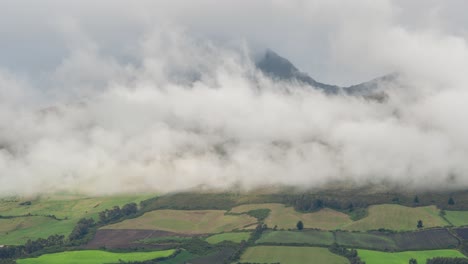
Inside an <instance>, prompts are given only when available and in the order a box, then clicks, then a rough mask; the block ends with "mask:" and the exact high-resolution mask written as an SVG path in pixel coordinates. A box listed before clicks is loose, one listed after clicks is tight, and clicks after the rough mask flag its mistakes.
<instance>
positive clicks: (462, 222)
mask: <svg viewBox="0 0 468 264" xmlns="http://www.w3.org/2000/svg"><path fill="white" fill-rule="evenodd" d="M445 218H446V219H447V220H448V221H450V223H451V224H452V225H454V226H468V211H445Z"/></svg>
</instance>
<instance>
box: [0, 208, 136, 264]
mask: <svg viewBox="0 0 468 264" xmlns="http://www.w3.org/2000/svg"><path fill="white" fill-rule="evenodd" d="M137 212H138V206H137V204H136V203H129V204H126V205H124V206H123V207H122V208H120V207H119V206H114V207H113V208H112V209H110V210H108V209H106V210H104V211H102V212H100V213H99V221H98V222H96V221H95V220H94V219H93V218H81V219H80V220H79V221H78V222H77V223H76V225H75V227H74V228H73V230H72V232H71V233H70V235H69V236H68V239H66V238H65V236H63V235H52V236H49V237H48V238H46V239H44V238H39V239H36V240H28V241H27V242H26V243H25V244H24V245H19V246H4V247H1V248H0V260H1V261H2V262H1V263H8V262H5V261H7V260H8V261H10V260H13V259H17V258H20V257H25V256H28V255H31V254H32V253H35V252H39V251H42V250H45V249H47V250H51V249H52V251H54V250H60V249H63V248H64V247H71V246H76V245H80V244H82V243H85V242H86V241H87V239H88V238H90V237H91V236H92V234H93V232H92V231H93V230H94V229H96V228H97V227H99V226H102V225H105V224H107V223H110V222H115V221H118V220H121V219H123V218H126V217H130V216H133V215H136V213H137Z"/></svg>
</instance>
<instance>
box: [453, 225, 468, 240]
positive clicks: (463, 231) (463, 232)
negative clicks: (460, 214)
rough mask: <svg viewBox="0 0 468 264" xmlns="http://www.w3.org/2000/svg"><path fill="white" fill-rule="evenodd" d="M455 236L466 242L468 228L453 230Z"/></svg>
mask: <svg viewBox="0 0 468 264" xmlns="http://www.w3.org/2000/svg"><path fill="white" fill-rule="evenodd" d="M455 232H457V235H458V236H459V237H461V238H462V239H464V240H468V227H465V228H458V229H455Z"/></svg>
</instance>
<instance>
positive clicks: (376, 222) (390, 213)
mask: <svg viewBox="0 0 468 264" xmlns="http://www.w3.org/2000/svg"><path fill="white" fill-rule="evenodd" d="M418 220H422V221H423V225H424V228H428V227H441V226H447V225H449V224H448V223H447V222H446V221H445V220H444V219H443V218H442V217H440V216H439V210H438V209H437V208H436V207H435V206H424V207H414V208H413V207H406V206H401V205H396V204H382V205H374V206H371V207H369V215H368V216H367V217H365V218H363V219H360V220H358V221H355V222H352V223H350V224H347V225H345V226H343V228H342V229H344V230H355V231H367V230H377V229H380V228H384V229H389V230H394V231H407V230H416V229H417V227H416V225H417V222H418Z"/></svg>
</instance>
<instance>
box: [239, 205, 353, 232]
mask: <svg viewBox="0 0 468 264" xmlns="http://www.w3.org/2000/svg"><path fill="white" fill-rule="evenodd" d="M256 209H270V210H271V212H270V214H269V216H268V217H267V218H266V219H265V224H267V225H268V226H269V227H274V226H277V228H279V229H295V228H296V223H297V222H298V221H302V222H303V223H304V228H316V229H323V230H334V229H339V228H341V227H343V226H345V225H346V224H349V223H352V220H351V219H350V218H349V216H348V215H347V214H344V213H341V212H338V211H335V210H332V209H328V208H324V209H322V210H320V211H317V212H313V213H301V212H297V211H296V210H294V208H293V207H286V206H285V205H284V204H274V203H270V204H247V205H241V206H237V207H234V208H232V210H231V211H230V212H231V213H245V212H248V211H251V210H256Z"/></svg>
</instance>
